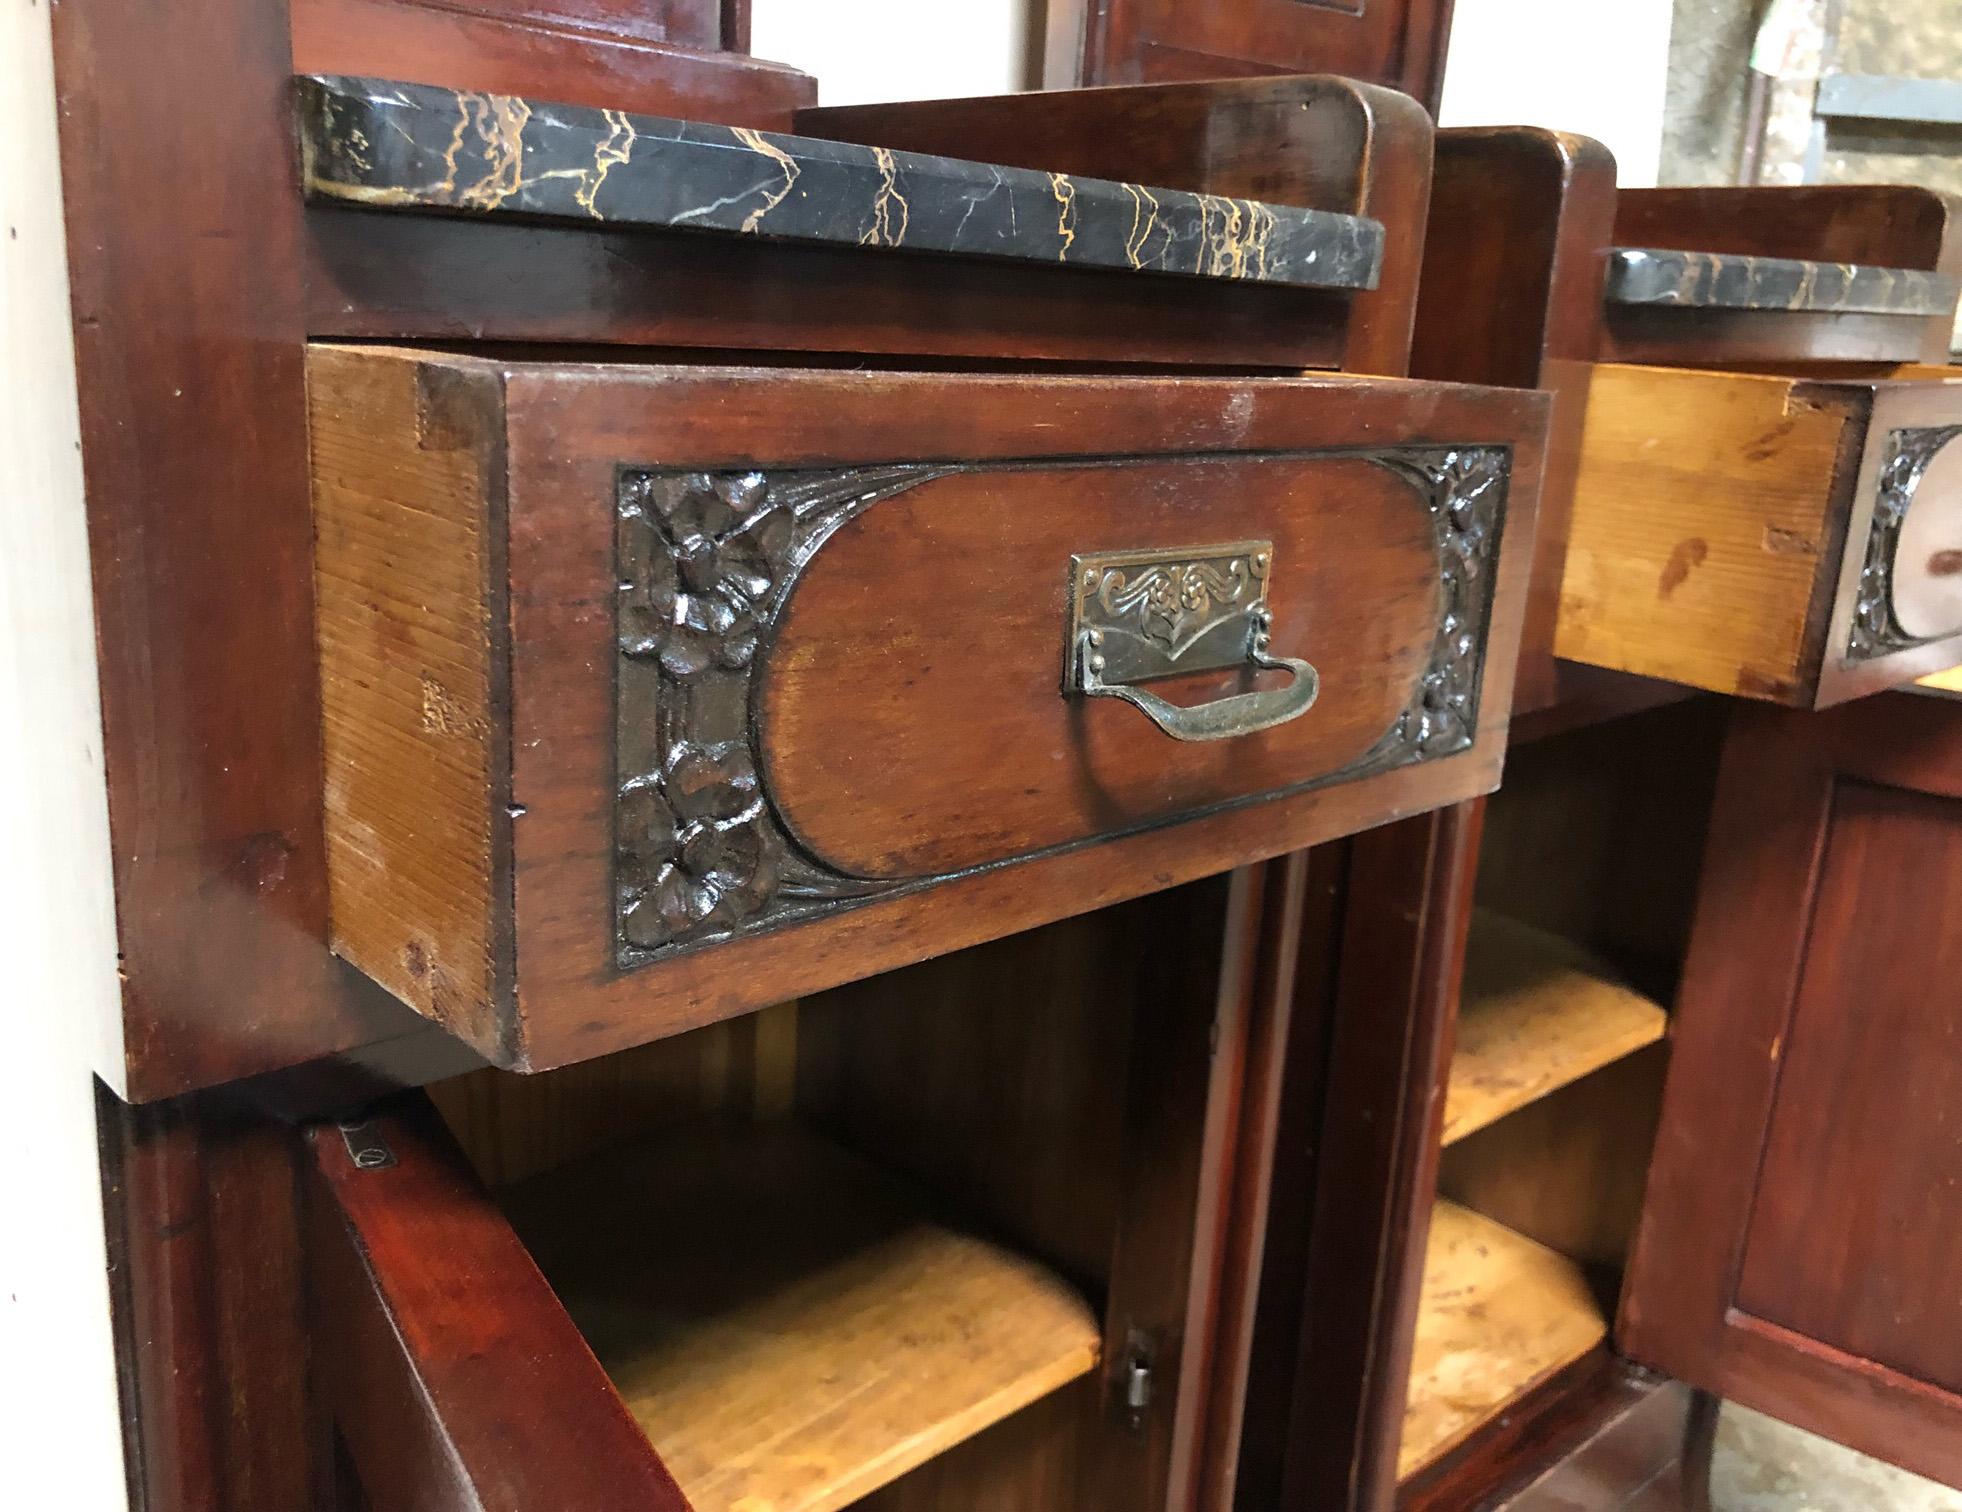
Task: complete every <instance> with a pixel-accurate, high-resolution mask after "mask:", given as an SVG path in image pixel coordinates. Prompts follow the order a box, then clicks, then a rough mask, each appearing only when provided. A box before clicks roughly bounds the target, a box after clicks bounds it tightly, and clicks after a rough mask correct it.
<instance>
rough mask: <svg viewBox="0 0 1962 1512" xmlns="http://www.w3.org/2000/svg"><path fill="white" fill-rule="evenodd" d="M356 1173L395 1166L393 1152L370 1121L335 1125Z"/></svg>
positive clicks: (362, 1119)
mask: <svg viewBox="0 0 1962 1512" xmlns="http://www.w3.org/2000/svg"><path fill="white" fill-rule="evenodd" d="M335 1127H336V1128H337V1129H339V1130H340V1131H341V1142H342V1143H343V1144H345V1145H346V1146H347V1155H348V1159H350V1160H352V1161H353V1162H354V1168H355V1169H356V1170H357V1171H379V1170H383V1169H385V1168H386V1167H388V1166H392V1165H394V1164H395V1152H394V1151H393V1150H391V1149H390V1148H389V1147H388V1145H387V1142H386V1141H384V1140H383V1139H382V1137H381V1135H379V1134H377V1133H376V1132H375V1125H374V1121H373V1120H372V1119H366V1118H360V1119H345V1120H343V1121H341V1122H340V1123H337V1124H336V1125H335Z"/></svg>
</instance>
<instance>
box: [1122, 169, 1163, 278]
mask: <svg viewBox="0 0 1962 1512" xmlns="http://www.w3.org/2000/svg"><path fill="white" fill-rule="evenodd" d="M1123 187H1124V192H1125V193H1126V194H1128V195H1130V196H1131V234H1130V235H1129V236H1128V237H1126V238H1125V239H1124V255H1125V256H1126V257H1127V258H1129V259H1130V260H1131V266H1132V267H1134V268H1142V267H1144V252H1145V247H1146V245H1147V244H1148V243H1149V242H1150V241H1151V233H1152V230H1153V229H1154V228H1155V227H1156V226H1157V225H1158V196H1157V195H1155V194H1153V193H1152V192H1151V191H1150V190H1149V189H1147V188H1145V186H1144V185H1143V184H1126V185H1124V186H1123ZM1147 207H1149V212H1150V213H1149V214H1147V213H1146V210H1147Z"/></svg>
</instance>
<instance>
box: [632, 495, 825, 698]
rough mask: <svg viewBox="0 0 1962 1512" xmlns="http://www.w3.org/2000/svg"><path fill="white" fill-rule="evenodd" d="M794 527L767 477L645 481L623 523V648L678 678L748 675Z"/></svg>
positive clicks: (633, 497)
mask: <svg viewBox="0 0 1962 1512" xmlns="http://www.w3.org/2000/svg"><path fill="white" fill-rule="evenodd" d="M794 523H795V522H794V521H793V519H792V517H791V514H790V511H789V510H787V509H774V508H771V507H770V503H769V487H768V482H767V480H766V479H765V478H764V477H763V475H762V474H761V473H717V474H710V473H679V474H654V475H650V476H648V477H647V478H645V479H644V480H642V481H641V482H640V483H639V485H638V486H637V487H636V488H635V489H634V490H633V491H632V494H631V495H630V499H629V504H628V507H627V509H626V510H625V511H624V512H623V514H622V518H621V531H622V550H621V560H622V563H623V567H624V581H623V582H622V584H621V590H622V602H621V611H620V630H621V637H622V645H623V648H624V649H625V650H626V651H627V653H628V654H629V655H636V656H650V655H651V656H658V657H659V658H660V662H661V666H662V668H663V669H664V670H665V671H666V672H668V673H669V674H670V675H671V676H674V677H693V676H695V675H696V674H697V673H700V672H704V671H706V670H708V669H709V668H710V667H723V668H727V669H730V670H734V669H737V668H741V667H746V666H748V665H749V663H750V660H751V658H752V657H754V656H755V654H756V643H757V635H758V632H759V629H760V628H761V621H762V617H763V615H764V613H765V611H766V609H767V606H768V604H769V601H770V596H771V594H772V593H773V592H774V591H775V589H776V586H777V584H778V583H779V582H780V581H781V580H782V577H783V573H784V570H785V567H786V565H787V558H788V555H789V547H790V540H791V533H792V528H793V525H794Z"/></svg>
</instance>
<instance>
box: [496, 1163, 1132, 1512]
mask: <svg viewBox="0 0 1962 1512" xmlns="http://www.w3.org/2000/svg"><path fill="white" fill-rule="evenodd" d="M500 1201H501V1202H502V1204H503V1206H504V1208H505V1210H506V1212H507V1213H508V1215H509V1216H510V1219H511V1222H512V1223H513V1225H514V1226H515V1227H516V1229H517V1230H518V1232H519V1234H520V1235H522V1236H523V1238H524V1239H525V1241H526V1243H527V1244H528V1245H529V1246H530V1247H531V1250H532V1253H533V1255H534V1256H535V1257H536V1258H537V1260H538V1263H539V1266H540V1268H541V1269H542V1270H543V1271H544V1272H545V1274H546V1276H547V1277H548V1278H549V1279H550V1280H551V1282H552V1284H553V1286H554V1288H555V1289H556V1290H557V1291H558V1293H559V1295H560V1297H561V1298H562V1299H563V1300H564V1302H565V1305H566V1307H567V1309H568V1310H569V1311H570V1312H571V1314H572V1317H573V1319H574V1321H575V1322H577V1324H578V1325H579V1327H580V1329H581V1331H582V1332H583V1333H584V1334H585V1335H586V1338H587V1340H588V1342H589V1343H590V1344H591V1345H592V1348H593V1352H594V1354H596V1355H597V1356H598V1357H599V1361H600V1363H601V1365H603V1366H604V1367H605V1368H606V1371H607V1373H608V1375H609V1376H611V1378H612V1380H613V1382H614V1384H615V1386H617V1387H618V1389H619V1391H620V1394H621V1396H622V1397H623V1398H624V1399H625V1400H626V1403H627V1406H628V1407H629V1409H630V1410H631V1411H632V1412H633V1414H634V1416H635V1418H636V1419H637V1420H638V1421H639V1423H640V1424H641V1426H642V1428H643V1429H645V1430H646V1432H647V1435H648V1437H649V1439H650V1440H651V1441H652V1442H653V1444H654V1447H655V1448H656V1449H657V1450H658V1451H659V1452H660V1454H661V1457H662V1458H663V1459H664V1460H665V1461H666V1462H667V1466H668V1469H669V1470H670V1471H671V1472H672V1473H673V1475H674V1477H675V1479H676V1480H677V1481H678V1482H679V1483H680V1485H681V1488H682V1490H683V1491H684V1492H685V1493H686V1494H687V1496H688V1498H689V1500H690V1501H691V1502H692V1503H693V1505H694V1506H695V1508H696V1509H697V1512H830V1509H832V1508H837V1507H843V1506H845V1505H847V1504H848V1503H850V1502H853V1501H856V1500H858V1499H859V1498H860V1497H863V1496H865V1495H867V1494H868V1493H870V1492H872V1491H874V1490H876V1489H878V1488H879V1487H880V1486H883V1485H885V1484H887V1483H888V1482H890V1481H892V1480H894V1479H896V1478H897V1477H899V1476H901V1475H903V1474H904V1473H905V1472H906V1471H908V1470H910V1469H912V1468H914V1467H915V1466H917V1465H919V1464H921V1463H923V1462H924V1461H926V1460H928V1459H930V1458H932V1457H933V1456H934V1455H936V1454H939V1453H940V1452H941V1451H943V1450H945V1449H948V1448H950V1447H951V1446H953V1445H954V1444H957V1443H959V1442H960V1441H962V1440H963V1439H966V1438H968V1437H970V1436H971V1435H973V1434H975V1433H978V1432H979V1431H980V1430H982V1429H983V1428H986V1427H988V1426H989V1425H991V1424H993V1423H995V1422H997V1421H999V1420H1001V1419H1003V1418H1005V1417H1008V1416H1009V1415H1010V1414H1012V1413H1014V1412H1015V1411H1017V1410H1018V1409H1019V1408H1021V1407H1024V1406H1026V1405H1028V1404H1029V1403H1031V1402H1033V1401H1035V1400H1036V1399H1037V1398H1039V1397H1042V1396H1044V1395H1046V1394H1047V1393H1049V1392H1051V1391H1054V1390H1056V1389H1057V1388H1058V1387H1060V1386H1062V1385H1064V1384H1065V1383H1067V1382H1069V1381H1071V1380H1073V1379H1075V1378H1077V1377H1079V1376H1082V1375H1085V1374H1087V1373H1088V1372H1090V1371H1091V1370H1093V1369H1094V1368H1095V1366H1096V1363H1097V1358H1098V1353H1099V1349H1100V1346H1101V1337H1100V1336H1101V1330H1100V1328H1099V1326H1098V1321H1097V1319H1096V1317H1095V1316H1094V1315H1093V1314H1092V1312H1091V1310H1090V1308H1089V1306H1088V1305H1087V1304H1086V1303H1085V1301H1084V1300H1083V1299H1082V1298H1081V1297H1080V1296H1079V1295H1078V1294H1077V1293H1076V1292H1075V1291H1073V1290H1072V1289H1071V1288H1070V1287H1069V1286H1068V1285H1066V1284H1065V1283H1064V1282H1063V1281H1062V1280H1060V1279H1059V1278H1057V1277H1055V1276H1053V1275H1051V1274H1050V1273H1049V1272H1047V1271H1045V1270H1044V1269H1042V1268H1041V1267H1040V1266H1038V1265H1036V1264H1035V1263H1033V1262H1031V1261H1028V1260H1025V1259H1023V1258H1021V1257H1019V1256H1017V1255H1014V1254H1012V1253H1010V1252H1008V1251H1005V1250H1002V1249H1000V1248H998V1247H996V1246H995V1245H992V1244H989V1243H987V1242H985V1241H983V1240H980V1239H977V1238H974V1237H972V1236H970V1235H966V1234H963V1233H960V1232H957V1231H955V1230H954V1229H951V1228H948V1227H945V1226H943V1225H942V1224H941V1223H940V1222H937V1221H935V1219H934V1217H932V1216H931V1215H930V1214H929V1212H928V1211H927V1209H926V1207H925V1205H924V1204H923V1203H922V1201H921V1199H920V1198H919V1197H918V1196H917V1195H916V1194H914V1193H913V1192H912V1191H911V1190H910V1189H909V1188H907V1187H906V1186H905V1185H903V1184H902V1183H899V1182H897V1181H895V1180H893V1179H892V1178H891V1177H889V1176H887V1175H886V1174H884V1173H883V1172H881V1171H879V1170H878V1169H877V1168H876V1167H874V1166H871V1165H869V1164H867V1163H865V1162H863V1161H861V1160H859V1159H857V1158H856V1157H854V1156H851V1155H849V1154H847V1153H845V1152H844V1151H842V1150H840V1149H838V1148H837V1147H836V1146H834V1145H831V1144H829V1143H827V1142H826V1141H824V1140H823V1139H821V1138H819V1137H818V1136H816V1135H814V1134H812V1133H810V1132H807V1131H805V1130H803V1129H800V1128H799V1127H797V1126H795V1125H791V1124H776V1125H764V1126H761V1127H756V1126H750V1127H726V1128H725V1127H720V1126H717V1127H713V1128H704V1127H695V1128H691V1129H688V1130H684V1131H682V1132H680V1133H678V1134H669V1135H663V1136H660V1137H659V1138H656V1139H654V1140H651V1141H646V1142H637V1143H634V1144H632V1145H629V1146H626V1147H622V1148H618V1149H615V1150H612V1151H608V1152H605V1153H602V1154H600V1155H597V1156H591V1157H588V1158H586V1159H584V1160H581V1161H578V1162H576V1163H575V1164H573V1165H571V1166H568V1167H564V1168H561V1169H559V1170H555V1171H552V1172H549V1173H546V1174H544V1175H541V1176H537V1177H533V1178H529V1179H527V1180H525V1181H523V1182H520V1183H517V1184H515V1185H513V1186H511V1187H508V1188H506V1189H505V1190H504V1191H503V1192H502V1193H501V1194H500Z"/></svg>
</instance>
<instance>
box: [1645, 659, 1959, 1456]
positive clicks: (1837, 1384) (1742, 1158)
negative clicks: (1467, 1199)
mask: <svg viewBox="0 0 1962 1512" xmlns="http://www.w3.org/2000/svg"><path fill="white" fill-rule="evenodd" d="M1674 1040H1675V1045H1674V1051H1673V1056H1672V1060H1671V1065H1670V1072H1669V1084H1668V1090H1667V1093H1666V1096H1665V1100H1664V1106H1663V1115H1662V1124H1661V1132H1660V1135H1659V1137H1658V1141H1657V1148H1656V1155H1655V1161H1654V1164H1653V1166H1652V1168H1651V1173H1650V1183H1649V1190H1648V1196H1647V1200H1646V1207H1645V1210H1644V1215H1643V1221H1642V1227H1641V1231H1640V1235H1639V1238H1638V1240H1637V1243H1636V1248H1635V1255H1634V1261H1633V1265H1632V1268H1631V1270H1630V1273H1629V1278H1628V1285H1627V1287H1626V1290H1625V1291H1624V1293H1623V1299H1622V1313H1621V1338H1622V1343H1623V1346H1624V1347H1625V1348H1626V1350H1627V1351H1628V1352H1629V1353H1630V1354H1632V1355H1633V1356H1634V1357H1635V1358H1637V1359H1638V1360H1641V1361H1642V1362H1644V1363H1646V1364H1650V1365H1653V1366H1655V1367H1657V1368H1659V1369H1661V1370H1665V1371H1667V1372H1669V1373H1670V1374H1672V1375H1675V1376H1678V1377H1680V1378H1682V1379H1684V1380H1686V1381H1689V1382H1690V1383H1692V1384H1694V1385H1697V1386H1700V1387H1703V1388H1705V1389H1706V1390H1709V1391H1713V1392H1716V1393H1718V1394H1720V1395H1722V1396H1724V1397H1727V1398H1731V1399H1734V1400H1736V1401H1739V1402H1742V1403H1744V1404H1746V1405H1748V1406H1751V1407H1755V1408H1757V1409H1759V1410H1761V1411H1764V1412H1767V1413H1770V1414H1772V1415H1773V1416H1775V1417H1778V1418H1781V1419H1784V1420H1786V1421H1788V1422H1792V1423H1795V1424H1797V1425H1799V1426H1801V1427H1803V1428H1807V1429H1810V1430H1812V1431H1814V1432H1817V1433H1821V1434H1824V1435H1826V1436H1827V1437H1830V1438H1833V1439H1836V1440H1838V1441H1840V1442H1842V1443H1845V1444H1848V1445H1850V1446H1852V1447H1853V1448H1856V1449H1859V1450H1862V1451H1864V1452H1866V1453H1868V1454H1872V1455H1875V1456H1878V1457H1879V1458H1881V1459H1884V1460H1889V1461H1892V1462H1893V1463H1895V1464H1898V1465H1901V1466H1904V1467H1905V1468H1907V1469H1910V1470H1914V1471H1917V1472H1919V1473H1920V1474H1923V1475H1928V1476H1932V1477H1935V1478H1936V1479H1938V1480H1942V1481H1945V1482H1947V1483H1948V1484H1950V1485H1956V1486H1962V1265H1959V1264H1958V1260H1962V703H1957V702H1952V701H1948V700H1945V699H1939V698H1936V697H1933V696H1928V695H1918V694H1904V693H1893V694H1885V695H1882V696H1880V697H1878V698H1874V699H1870V700H1866V701H1864V702H1860V703H1854V704H1849V705H1846V706H1845V707H1843V708H1841V709H1838V710H1835V711H1833V712H1831V713H1829V714H1823V715H1818V714H1814V715H1807V714H1802V713H1783V712H1776V711H1769V710H1761V709H1755V708H1751V709H1740V710H1739V711H1738V713H1737V715H1736V722H1735V724H1734V725H1733V726H1732V729H1731V732H1730V736H1729V741H1728V745H1727V748H1726V751H1725V756H1724V766H1723V772H1722V777H1721V779H1720V783H1719V788H1718V795H1717V806H1716V812H1715V816H1714V820H1713V823H1712V827H1711V831H1710V841H1709V851H1708V855H1707V859H1706V862H1705V867H1704V874H1703V881H1702V884H1701V895H1700V898H1699V903H1698V909H1697V918H1696V926H1695V932H1694V935H1693V938H1692V941H1691V946H1690V954H1689V960H1688V963H1687V966H1686V970H1685V975H1684V978H1683V982H1682V987H1681V992H1680V995H1679V999H1678V1011H1677V1016H1676V1024H1675V1030H1674Z"/></svg>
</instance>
